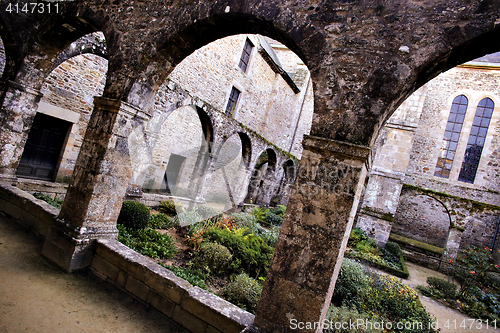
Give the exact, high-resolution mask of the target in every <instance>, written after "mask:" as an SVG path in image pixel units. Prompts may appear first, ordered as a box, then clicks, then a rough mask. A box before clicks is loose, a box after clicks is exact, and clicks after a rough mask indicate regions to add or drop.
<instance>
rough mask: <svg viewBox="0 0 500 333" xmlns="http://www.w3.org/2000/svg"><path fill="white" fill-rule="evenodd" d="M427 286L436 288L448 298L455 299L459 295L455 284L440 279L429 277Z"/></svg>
mask: <svg viewBox="0 0 500 333" xmlns="http://www.w3.org/2000/svg"><path fill="white" fill-rule="evenodd" d="M427 284H428V285H429V286H430V287H431V288H435V289H437V290H439V291H441V292H442V293H443V296H444V297H446V298H455V296H456V295H457V286H456V285H455V284H454V283H453V282H449V281H446V280H443V279H440V278H438V277H434V276H429V277H428V278H427Z"/></svg>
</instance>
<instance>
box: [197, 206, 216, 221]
mask: <svg viewBox="0 0 500 333" xmlns="http://www.w3.org/2000/svg"><path fill="white" fill-rule="evenodd" d="M196 210H197V212H198V214H199V215H200V217H201V218H202V219H203V220H206V219H214V220H216V219H217V218H218V217H219V215H221V212H219V211H218V210H217V209H216V208H214V207H212V206H207V205H200V206H198V207H196Z"/></svg>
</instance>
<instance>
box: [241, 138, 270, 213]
mask: <svg viewBox="0 0 500 333" xmlns="http://www.w3.org/2000/svg"><path fill="white" fill-rule="evenodd" d="M276 165H277V156H276V152H275V151H274V150H273V149H272V148H267V149H265V150H264V151H262V152H261V153H260V155H259V157H258V158H257V160H256V162H255V164H254V168H253V171H252V177H251V179H250V183H249V185H248V191H247V195H246V199H245V202H247V203H256V204H261V205H266V206H267V205H269V203H270V201H271V198H272V195H273V192H272V190H273V188H272V186H271V180H272V179H274V177H275V173H276Z"/></svg>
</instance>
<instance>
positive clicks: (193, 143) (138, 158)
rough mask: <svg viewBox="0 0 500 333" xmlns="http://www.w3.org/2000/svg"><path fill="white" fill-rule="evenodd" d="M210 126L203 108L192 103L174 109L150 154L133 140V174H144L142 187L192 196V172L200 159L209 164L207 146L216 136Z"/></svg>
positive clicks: (186, 196) (148, 189) (135, 175)
mask: <svg viewBox="0 0 500 333" xmlns="http://www.w3.org/2000/svg"><path fill="white" fill-rule="evenodd" d="M200 114H201V116H200ZM209 127H210V126H209V124H207V123H206V119H205V116H203V112H200V111H199V110H198V109H197V108H196V107H195V106H190V105H188V106H184V107H181V108H179V109H176V110H174V111H173V112H171V113H170V114H169V115H168V117H167V118H166V119H165V120H164V121H163V123H162V124H161V126H160V128H159V130H158V132H157V133H155V134H156V135H157V138H156V142H155V143H154V146H153V147H151V156H150V157H149V158H148V156H144V154H142V155H141V154H140V153H141V151H140V150H138V148H137V146H138V145H137V144H136V143H137V142H131V143H130V146H131V152H132V154H133V156H132V164H133V165H134V176H133V177H135V178H139V177H141V176H142V177H144V179H143V180H142V181H137V182H138V183H142V190H143V191H145V192H157V193H164V194H168V195H172V196H177V197H185V198H191V197H192V189H191V188H190V186H191V184H192V176H193V174H195V173H196V170H197V168H198V167H199V164H200V161H201V163H203V165H204V164H206V158H207V156H208V152H207V151H206V149H207V148H206V147H207V146H208V144H207V143H208V142H210V137H211V136H212V133H211V131H210V128H209ZM141 134H142V133H139V137H141V136H142V135H141ZM146 151H147V148H146ZM143 174H145V176H143Z"/></svg>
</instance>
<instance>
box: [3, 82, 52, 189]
mask: <svg viewBox="0 0 500 333" xmlns="http://www.w3.org/2000/svg"><path fill="white" fill-rule="evenodd" d="M41 98H42V94H41V93H40V91H38V90H36V89H32V88H29V87H25V86H23V85H21V84H19V83H16V82H13V81H9V82H8V87H7V91H6V93H5V99H4V101H3V105H2V111H1V112H2V117H1V118H0V126H1V128H2V131H1V132H0V180H4V181H11V180H14V179H15V176H16V169H17V166H18V165H19V161H20V159H21V155H22V154H23V151H24V144H25V143H26V139H27V138H28V133H29V131H30V129H31V125H32V124H33V118H35V114H36V110H37V108H38V103H39V102H40V99H41Z"/></svg>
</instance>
